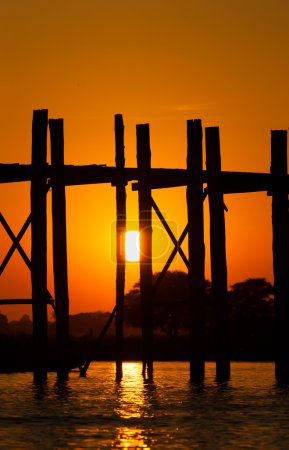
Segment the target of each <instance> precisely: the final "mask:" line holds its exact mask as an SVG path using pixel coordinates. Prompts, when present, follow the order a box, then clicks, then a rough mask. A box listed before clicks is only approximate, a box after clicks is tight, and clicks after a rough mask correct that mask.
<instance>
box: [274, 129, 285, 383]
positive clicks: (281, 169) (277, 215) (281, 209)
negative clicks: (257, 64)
mask: <svg viewBox="0 0 289 450" xmlns="http://www.w3.org/2000/svg"><path fill="white" fill-rule="evenodd" d="M271 174H272V176H273V179H272V228H273V273H274V295H275V375H276V379H277V380H278V381H279V382H285V383H288V382H289V326H288V324H289V235H288V232H289V227H288V222H289V220H288V188H287V186H286V176H287V131H286V130H277V131H272V132H271Z"/></svg>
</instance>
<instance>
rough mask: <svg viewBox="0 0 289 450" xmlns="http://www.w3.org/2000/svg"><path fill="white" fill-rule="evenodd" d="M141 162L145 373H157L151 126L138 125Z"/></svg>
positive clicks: (138, 159) (140, 194)
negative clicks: (155, 354)
mask: <svg viewBox="0 0 289 450" xmlns="http://www.w3.org/2000/svg"><path fill="white" fill-rule="evenodd" d="M136 134H137V165H138V169H139V191H138V196H139V231H140V301H141V314H142V345H143V375H145V373H146V369H147V374H148V376H149V377H152V375H153V320H152V211H151V188H150V168H151V152H150V134H149V125H148V124H142V125H137V127H136Z"/></svg>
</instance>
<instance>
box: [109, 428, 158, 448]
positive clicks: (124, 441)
mask: <svg viewBox="0 0 289 450" xmlns="http://www.w3.org/2000/svg"><path fill="white" fill-rule="evenodd" d="M112 448H114V449H117V448H125V449H138V448H145V449H150V448H151V447H150V446H149V445H148V440H147V436H146V435H145V434H144V430H142V429H139V428H132V427H130V428H128V427H120V428H118V430H117V436H116V439H115V443H114V445H113V446H112Z"/></svg>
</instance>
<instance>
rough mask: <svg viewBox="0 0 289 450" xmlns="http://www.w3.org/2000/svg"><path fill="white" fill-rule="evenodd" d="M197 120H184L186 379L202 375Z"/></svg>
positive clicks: (202, 268)
mask: <svg viewBox="0 0 289 450" xmlns="http://www.w3.org/2000/svg"><path fill="white" fill-rule="evenodd" d="M202 135H203V132H202V123H201V120H199V119H197V120H188V121H187V171H188V185H187V215H188V253H189V264H188V283H189V301H190V378H191V380H192V381H196V382H199V381H202V380H203V378H204V376H205V348H204V345H205V307H204V289H205V244H204V213H203V179H202V170H203V149H202Z"/></svg>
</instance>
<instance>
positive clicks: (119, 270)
mask: <svg viewBox="0 0 289 450" xmlns="http://www.w3.org/2000/svg"><path fill="white" fill-rule="evenodd" d="M115 165H116V169H117V180H116V264H117V265H116V318H115V335H116V377H117V379H120V378H122V362H123V307H124V289H125V232H126V188H125V186H126V180H125V176H124V166H125V155H124V125H123V119H122V115H120V114H117V115H116V116H115Z"/></svg>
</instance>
